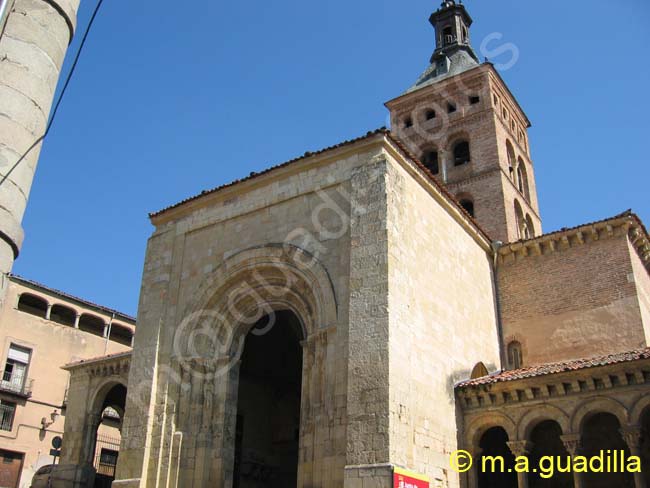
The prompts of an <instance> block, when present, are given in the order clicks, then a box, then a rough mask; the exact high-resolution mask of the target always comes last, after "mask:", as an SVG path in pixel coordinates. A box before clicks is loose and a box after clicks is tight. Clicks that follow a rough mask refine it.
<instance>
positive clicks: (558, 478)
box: [528, 420, 573, 488]
mask: <svg viewBox="0 0 650 488" xmlns="http://www.w3.org/2000/svg"><path fill="white" fill-rule="evenodd" d="M561 435H562V428H561V427H560V424H558V423H557V422H556V421H554V420H544V421H542V422H540V423H539V424H537V425H536V426H535V428H534V429H533V430H532V432H531V434H530V440H531V442H532V444H533V450H532V452H531V454H530V465H531V466H539V465H540V464H539V463H540V460H541V459H542V457H544V456H553V457H554V459H556V460H557V459H562V460H563V465H566V464H567V463H568V461H566V460H567V458H568V456H569V453H568V452H567V451H566V449H565V447H564V444H563V443H562V439H561V437H560V436H561ZM564 467H566V466H564ZM528 483H529V487H530V488H573V475H572V474H571V472H570V471H569V472H567V473H560V472H559V471H558V470H555V471H554V472H553V476H552V477H551V478H543V477H542V476H541V474H540V473H539V472H538V471H532V472H531V473H529V475H528Z"/></svg>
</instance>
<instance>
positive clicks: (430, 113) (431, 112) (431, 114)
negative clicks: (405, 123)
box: [425, 110, 436, 120]
mask: <svg viewBox="0 0 650 488" xmlns="http://www.w3.org/2000/svg"><path fill="white" fill-rule="evenodd" d="M425 117H426V119H427V120H433V119H435V118H436V111H435V110H427V113H426V114H425Z"/></svg>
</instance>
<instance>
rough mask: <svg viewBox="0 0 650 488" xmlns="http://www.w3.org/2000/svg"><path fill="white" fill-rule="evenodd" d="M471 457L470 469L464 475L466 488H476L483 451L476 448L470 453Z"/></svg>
mask: <svg viewBox="0 0 650 488" xmlns="http://www.w3.org/2000/svg"><path fill="white" fill-rule="evenodd" d="M470 454H471V455H472V469H470V470H469V471H468V472H467V474H466V475H465V479H466V480H467V484H466V485H465V486H466V488H478V474H479V473H480V472H481V455H482V454H483V449H480V448H476V449H474V450H473V451H471V452H470Z"/></svg>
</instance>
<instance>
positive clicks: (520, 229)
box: [515, 200, 527, 240]
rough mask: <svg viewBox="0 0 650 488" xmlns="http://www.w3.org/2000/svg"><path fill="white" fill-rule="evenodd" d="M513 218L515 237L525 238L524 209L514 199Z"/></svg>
mask: <svg viewBox="0 0 650 488" xmlns="http://www.w3.org/2000/svg"><path fill="white" fill-rule="evenodd" d="M515 219H516V224H517V238H518V239H520V240H521V239H527V237H526V220H525V219H524V211H523V210H522V209H521V204H520V203H519V202H518V201H517V200H515Z"/></svg>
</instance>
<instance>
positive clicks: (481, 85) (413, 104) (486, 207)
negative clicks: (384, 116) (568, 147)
mask: <svg viewBox="0 0 650 488" xmlns="http://www.w3.org/2000/svg"><path fill="white" fill-rule="evenodd" d="M429 20H430V22H431V24H432V25H433V27H434V29H435V32H436V43H435V50H434V52H433V54H432V56H431V59H430V65H429V67H428V68H427V69H426V70H425V72H424V73H423V74H422V75H421V76H420V78H419V79H418V80H417V81H416V82H415V84H414V85H413V86H411V87H410V88H409V89H408V90H407V91H406V92H405V93H404V94H402V95H401V96H399V97H397V98H395V99H393V100H391V101H390V102H388V103H387V104H386V106H387V107H388V109H389V110H390V114H391V126H392V131H393V133H394V134H395V135H396V136H397V137H398V138H399V139H400V140H402V141H403V142H404V143H405V144H406V146H407V147H408V148H409V149H410V150H411V151H412V152H413V153H414V154H415V155H416V156H417V157H418V158H419V159H420V161H421V162H422V163H424V165H425V166H426V167H427V168H428V169H429V171H430V172H431V173H432V175H433V176H434V177H435V178H436V179H437V180H438V181H439V182H441V183H442V184H444V185H445V186H446V188H447V189H448V190H449V192H450V193H452V194H453V195H454V196H456V198H457V199H458V200H459V201H460V203H461V205H462V206H463V207H464V208H465V209H466V210H467V211H468V212H469V213H470V214H471V215H472V216H473V217H474V218H475V219H476V221H477V222H478V223H479V225H481V226H482V227H483V229H484V230H485V231H486V232H487V233H488V234H489V235H490V237H492V239H494V240H499V241H503V242H514V241H518V240H521V239H527V238H530V237H533V236H535V235H539V234H541V233H542V222H541V218H540V215H539V207H538V202H537V190H536V186H535V174H534V168H533V162H532V159H531V157H530V146H529V144H528V129H529V128H530V126H531V124H530V121H529V120H528V117H527V116H526V114H525V113H524V111H523V110H522V108H521V107H520V105H519V103H518V102H517V100H516V99H515V97H514V96H513V95H512V93H511V92H510V90H509V89H508V87H507V85H506V84H505V82H504V81H503V79H502V78H501V76H500V74H499V73H498V71H497V70H496V69H495V68H494V66H493V65H492V64H491V63H489V62H488V61H486V62H485V63H480V62H479V58H478V56H477V55H476V53H475V52H474V49H473V48H472V45H471V42H470V27H471V25H472V22H473V21H472V18H471V17H470V15H469V13H468V12H467V9H466V8H465V6H464V5H463V4H462V2H456V1H455V0H446V1H444V2H443V3H442V5H441V6H440V8H439V9H438V10H437V11H435V12H434V13H433V14H432V15H431V17H430V19H429Z"/></svg>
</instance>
